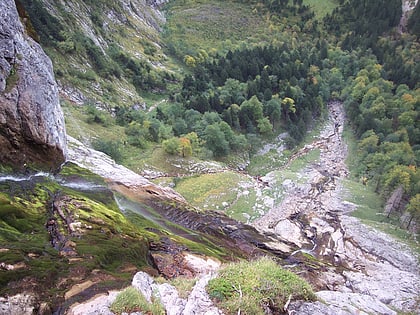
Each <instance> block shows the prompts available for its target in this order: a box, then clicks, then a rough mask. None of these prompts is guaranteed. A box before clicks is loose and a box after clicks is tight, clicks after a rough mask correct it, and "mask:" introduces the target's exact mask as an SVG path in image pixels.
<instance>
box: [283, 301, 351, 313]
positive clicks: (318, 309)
mask: <svg viewBox="0 0 420 315" xmlns="http://www.w3.org/2000/svg"><path fill="white" fill-rule="evenodd" d="M288 312H289V314H290V315H292V314H293V315H353V314H352V313H350V312H349V311H346V310H343V309H341V308H339V307H337V306H334V305H326V304H324V303H321V302H318V301H317V302H314V303H309V302H302V301H296V302H292V303H290V306H289V308H288Z"/></svg>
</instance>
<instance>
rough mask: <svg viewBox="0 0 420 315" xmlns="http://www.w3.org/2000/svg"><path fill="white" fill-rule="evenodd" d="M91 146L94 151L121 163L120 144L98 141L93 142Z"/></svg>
mask: <svg viewBox="0 0 420 315" xmlns="http://www.w3.org/2000/svg"><path fill="white" fill-rule="evenodd" d="M92 146H93V148H94V149H95V150H98V151H101V152H103V153H105V154H108V155H109V156H110V157H111V158H112V159H113V160H114V161H115V162H117V163H120V162H121V161H122V153H121V144H120V143H119V142H118V141H112V140H109V141H107V140H101V139H99V140H95V141H94V142H93V143H92Z"/></svg>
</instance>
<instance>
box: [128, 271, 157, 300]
mask: <svg viewBox="0 0 420 315" xmlns="http://www.w3.org/2000/svg"><path fill="white" fill-rule="evenodd" d="M131 285H132V286H133V287H135V288H136V289H137V290H139V291H140V292H141V293H142V294H143V295H144V297H145V298H146V300H147V301H149V302H151V301H152V294H153V290H154V289H155V288H156V285H155V280H153V278H152V277H151V276H149V275H148V274H147V273H145V272H143V271H140V272H137V273H136V274H135V275H134V277H133V280H132V281H131Z"/></svg>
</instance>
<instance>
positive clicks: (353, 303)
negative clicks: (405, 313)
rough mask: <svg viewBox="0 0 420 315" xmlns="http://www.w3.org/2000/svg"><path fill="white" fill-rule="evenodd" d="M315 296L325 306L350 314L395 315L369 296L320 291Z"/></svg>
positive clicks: (395, 314)
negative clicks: (346, 311) (331, 306)
mask: <svg viewBox="0 0 420 315" xmlns="http://www.w3.org/2000/svg"><path fill="white" fill-rule="evenodd" d="M316 295H317V296H318V298H320V299H321V300H323V301H325V302H326V303H327V304H329V305H334V306H337V307H339V308H340V309H342V310H349V311H350V313H351V314H378V315H397V313H396V312H395V311H394V310H392V309H390V308H389V307H388V306H386V305H385V304H383V303H382V302H380V301H378V300H377V299H375V298H374V297H371V296H370V295H365V294H360V293H343V292H337V291H320V292H317V293H316Z"/></svg>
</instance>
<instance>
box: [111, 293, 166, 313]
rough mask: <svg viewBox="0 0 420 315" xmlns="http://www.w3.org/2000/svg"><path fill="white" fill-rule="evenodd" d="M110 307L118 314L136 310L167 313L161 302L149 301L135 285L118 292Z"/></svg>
mask: <svg viewBox="0 0 420 315" xmlns="http://www.w3.org/2000/svg"><path fill="white" fill-rule="evenodd" d="M110 309H111V311H112V312H114V313H116V314H121V313H131V312H136V311H141V312H144V313H145V314H153V315H160V314H162V315H163V314H165V310H164V308H163V306H162V305H161V304H160V303H159V302H157V301H153V302H152V303H149V302H148V301H147V300H146V298H145V297H144V296H143V294H141V293H140V292H139V291H138V290H137V289H136V288H134V287H128V288H126V289H125V290H124V291H122V292H121V293H120V294H118V295H117V298H116V299H115V301H114V303H112V304H111V307H110Z"/></svg>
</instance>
